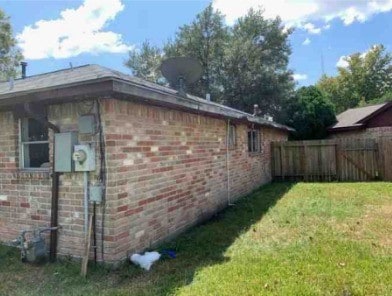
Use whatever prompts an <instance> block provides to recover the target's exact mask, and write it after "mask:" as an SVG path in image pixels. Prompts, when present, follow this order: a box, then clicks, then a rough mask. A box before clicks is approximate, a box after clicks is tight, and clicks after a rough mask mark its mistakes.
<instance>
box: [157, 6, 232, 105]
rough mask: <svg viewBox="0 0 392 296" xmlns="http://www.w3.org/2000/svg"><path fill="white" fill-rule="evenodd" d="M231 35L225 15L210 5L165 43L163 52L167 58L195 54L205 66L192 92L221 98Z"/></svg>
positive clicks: (215, 98)
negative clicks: (225, 54) (224, 63)
mask: <svg viewBox="0 0 392 296" xmlns="http://www.w3.org/2000/svg"><path fill="white" fill-rule="evenodd" d="M228 37H229V34H228V28H227V27H226V26H224V17H223V15H222V14H221V13H220V12H219V11H214V9H213V7H212V4H210V5H209V6H207V8H205V9H204V10H203V11H202V12H201V13H200V14H198V15H197V16H196V19H195V20H194V21H193V22H192V23H191V24H190V25H184V26H182V27H180V28H179V30H178V32H177V33H176V37H175V39H174V41H169V42H168V43H167V44H166V45H165V47H164V52H165V55H166V56H167V57H175V56H190V57H194V58H196V59H197V60H198V61H199V62H200V64H201V66H202V67H203V70H204V73H203V76H202V78H201V79H200V80H199V81H198V82H197V83H196V84H194V85H190V86H189V91H190V92H191V93H193V94H195V95H197V96H200V97H205V96H206V94H207V93H210V94H211V96H212V97H213V98H214V100H215V101H217V100H219V98H220V96H221V91H220V90H221V84H220V80H221V78H222V64H223V57H224V50H225V48H226V46H227V40H228Z"/></svg>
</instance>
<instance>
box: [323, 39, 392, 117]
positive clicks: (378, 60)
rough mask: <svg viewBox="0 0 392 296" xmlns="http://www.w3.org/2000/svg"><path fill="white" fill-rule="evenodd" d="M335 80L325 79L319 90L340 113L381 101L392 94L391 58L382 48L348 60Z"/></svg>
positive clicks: (378, 46) (376, 48)
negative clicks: (388, 94)
mask: <svg viewBox="0 0 392 296" xmlns="http://www.w3.org/2000/svg"><path fill="white" fill-rule="evenodd" d="M345 61H346V63H347V67H339V68H338V75H337V76H336V77H327V76H324V77H322V78H321V79H320V81H319V82H318V84H317V85H318V87H319V88H320V89H322V90H323V91H325V92H326V93H328V94H329V96H330V98H331V100H332V101H333V103H334V104H335V105H336V108H337V111H338V112H341V111H344V110H346V109H347V108H353V107H357V106H358V105H359V104H367V103H369V102H370V101H372V100H375V99H379V98H381V97H383V96H385V95H386V94H387V93H388V92H391V91H392V54H391V53H389V52H386V50H385V47H384V46H383V45H375V46H373V47H372V48H371V49H370V50H369V51H367V52H366V53H355V54H352V55H350V56H348V57H346V58H345Z"/></svg>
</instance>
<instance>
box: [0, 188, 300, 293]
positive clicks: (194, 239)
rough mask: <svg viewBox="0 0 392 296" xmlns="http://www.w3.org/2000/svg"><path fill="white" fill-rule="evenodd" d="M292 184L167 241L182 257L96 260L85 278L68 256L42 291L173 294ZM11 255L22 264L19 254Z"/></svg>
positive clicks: (220, 258)
mask: <svg viewBox="0 0 392 296" xmlns="http://www.w3.org/2000/svg"><path fill="white" fill-rule="evenodd" d="M292 186H293V183H273V184H269V185H266V186H264V187H262V188H260V189H258V190H257V191H255V192H253V193H252V194H249V195H248V196H246V197H244V198H242V199H240V200H239V201H238V202H237V203H236V205H234V206H232V207H229V208H227V209H225V210H223V211H222V212H220V213H218V214H216V215H215V216H213V217H212V218H211V219H210V220H209V221H207V222H205V223H204V224H202V225H199V226H197V227H194V228H192V229H190V230H189V231H187V232H185V233H184V234H182V235H180V236H179V237H178V238H176V239H174V240H173V241H171V242H169V243H166V244H164V245H162V246H161V247H160V248H159V249H160V250H162V249H174V250H175V251H176V253H177V258H176V259H167V260H162V261H159V263H157V264H155V265H154V266H153V268H152V270H151V271H150V272H144V271H142V270H140V269H139V268H137V267H134V266H133V265H130V264H129V263H126V264H124V265H123V266H121V267H120V269H118V270H109V269H108V268H104V267H99V266H97V267H94V266H92V267H91V268H90V270H89V277H88V279H87V280H85V279H81V278H80V277H79V270H80V269H79V267H80V265H79V264H76V263H73V262H67V261H65V262H60V263H57V264H48V265H45V266H44V269H45V271H44V272H43V275H42V277H43V279H42V280H43V281H44V282H43V283H42V284H41V285H40V287H39V288H38V289H37V290H36V292H39V294H40V295H51V293H53V292H56V294H57V295H130V294H131V295H171V294H173V293H174V292H175V291H176V290H177V289H179V288H181V287H183V286H186V285H188V284H189V283H191V282H192V280H193V278H194V275H195V273H196V272H197V271H198V270H200V269H202V268H204V267H207V266H211V265H215V264H219V263H222V262H225V261H227V260H228V259H227V258H226V257H225V252H226V250H227V249H228V248H229V247H230V246H231V245H232V244H233V242H234V241H235V240H236V239H237V238H238V237H239V236H240V235H241V234H242V233H245V232H247V231H248V230H249V229H250V227H251V226H252V225H253V224H254V223H256V222H257V221H259V220H260V219H261V218H262V217H263V215H264V214H265V213H266V212H267V211H268V209H269V208H271V207H273V206H274V205H275V204H276V202H277V201H278V200H279V199H280V198H282V197H283V196H284V195H285V193H286V192H288V191H289V190H290V189H291V187H292ZM14 254H15V253H14ZM2 255H4V253H3V254H2ZM8 255H9V253H8ZM6 261H8V263H11V262H13V263H14V264H16V260H15V258H14V259H12V261H9V260H8V259H7V260H6ZM3 263H5V262H3ZM20 264H21V263H18V264H16V266H13V268H11V269H12V270H15V272H16V271H20V270H21V269H22V270H25V273H26V274H28V273H31V271H33V272H34V269H35V268H34V267H25V265H23V266H22V265H20ZM1 269H2V268H0V277H1V273H2V270H1ZM54 274H55V275H56V274H57V276H54ZM30 275H31V274H30ZM30 275H29V276H30ZM21 276H22V279H23V275H19V279H20V278H21ZM0 294H1V293H0Z"/></svg>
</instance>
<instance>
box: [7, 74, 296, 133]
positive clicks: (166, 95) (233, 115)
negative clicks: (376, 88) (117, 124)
mask: <svg viewBox="0 0 392 296" xmlns="http://www.w3.org/2000/svg"><path fill="white" fill-rule="evenodd" d="M97 95H99V96H100V97H101V98H102V97H113V98H121V97H124V96H126V97H128V98H129V97H132V98H133V99H135V100H138V101H142V102H143V101H144V102H148V103H150V104H154V105H159V106H166V107H170V108H175V109H182V110H187V111H192V112H196V113H204V114H208V115H210V116H218V117H225V118H230V119H234V120H240V121H244V119H245V118H246V120H245V121H247V122H249V123H252V124H257V125H260V126H266V127H269V128H274V129H279V130H283V131H286V132H292V131H295V130H294V129H292V128H290V127H288V126H284V125H281V124H278V123H275V122H268V121H266V120H262V119H261V118H258V117H256V116H252V115H248V114H247V113H244V112H241V111H236V110H230V109H229V108H224V107H222V106H220V105H218V104H215V105H213V104H206V103H203V102H199V101H197V100H193V99H190V98H185V97H182V96H179V95H177V94H176V93H172V92H166V91H164V90H161V89H155V88H151V87H149V86H147V85H141V84H138V83H133V82H131V81H126V80H123V79H119V78H118V77H110V76H109V77H100V78H97V79H92V80H87V81H80V82H75V83H69V84H64V85H57V86H51V87H46V88H41V89H35V90H32V91H22V92H15V93H9V94H3V95H1V94H0V109H5V108H7V107H10V106H13V105H16V104H20V103H25V102H48V103H58V102H63V101H72V100H76V99H80V98H83V99H90V98H93V97H96V96H97Z"/></svg>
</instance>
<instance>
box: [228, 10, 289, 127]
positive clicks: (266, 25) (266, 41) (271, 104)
mask: <svg viewBox="0 0 392 296" xmlns="http://www.w3.org/2000/svg"><path fill="white" fill-rule="evenodd" d="M290 34H291V31H290V30H285V29H284V27H283V25H282V23H281V20H280V19H279V18H276V19H274V20H266V19H264V17H263V15H262V11H255V10H252V9H251V10H249V12H248V14H247V15H246V16H244V17H242V18H240V19H239V20H238V22H237V23H236V24H235V25H234V27H233V32H232V36H231V37H230V41H229V44H228V46H227V47H226V51H225V60H224V64H223V68H224V80H223V83H222V84H223V88H224V99H225V103H226V104H228V105H229V106H232V107H235V108H238V109H241V110H244V111H247V112H252V110H253V105H254V104H258V105H259V107H260V109H261V112H262V113H264V114H268V115H271V116H273V117H275V118H277V117H278V118H277V119H278V120H279V117H280V118H281V117H282V116H281V115H282V105H284V104H285V101H286V100H287V99H288V98H290V97H292V93H293V90H294V81H293V78H292V72H291V71H289V70H288V68H287V66H288V61H289V56H290V54H291V49H290V45H289V41H288V36H289V35H290Z"/></svg>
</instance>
